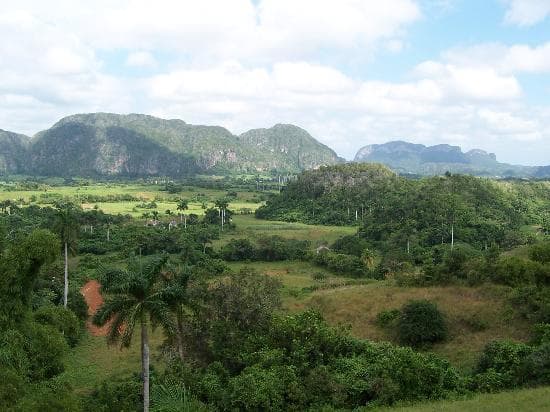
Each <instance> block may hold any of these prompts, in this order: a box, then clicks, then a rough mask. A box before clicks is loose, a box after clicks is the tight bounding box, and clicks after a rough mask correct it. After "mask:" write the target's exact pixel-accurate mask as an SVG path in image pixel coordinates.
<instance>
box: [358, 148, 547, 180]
mask: <svg viewBox="0 0 550 412" xmlns="http://www.w3.org/2000/svg"><path fill="white" fill-rule="evenodd" d="M355 161H356V162H363V163H383V164H385V165H386V166H388V167H390V168H392V169H393V170H395V171H396V172H398V173H402V174H415V175H422V176H430V175H441V174H444V173H445V172H452V173H463V174H471V175H475V176H488V177H541V178H542V177H549V176H550V167H549V166H541V167H539V166H519V165H510V164H507V163H500V162H499V161H497V159H496V156H495V154H494V153H487V152H485V151H484V150H480V149H473V150H470V151H468V152H465V153H464V152H462V150H461V148H460V147H458V146H450V145H447V144H438V145H435V146H425V145H423V144H414V143H408V142H404V141H400V140H398V141H392V142H388V143H384V144H372V145H368V146H364V147H362V148H361V149H359V151H358V152H357V154H356V155H355Z"/></svg>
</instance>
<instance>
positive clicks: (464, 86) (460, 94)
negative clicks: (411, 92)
mask: <svg viewBox="0 0 550 412" xmlns="http://www.w3.org/2000/svg"><path fill="white" fill-rule="evenodd" d="M415 72H416V74H417V75H418V76H421V77H427V78H431V79H433V80H434V81H435V82H436V83H437V84H438V85H439V87H440V88H441V90H443V91H444V92H445V94H446V96H447V97H449V98H457V99H474V100H508V99H514V98H517V97H519V96H520V95H521V87H520V85H519V83H518V81H517V80H516V78H515V77H513V76H508V75H501V74H499V73H498V72H497V71H496V70H495V69H493V68H490V67H468V66H457V65H454V64H444V63H440V62H436V61H427V62H423V63H421V64H419V65H418V66H417V67H416V69H415Z"/></svg>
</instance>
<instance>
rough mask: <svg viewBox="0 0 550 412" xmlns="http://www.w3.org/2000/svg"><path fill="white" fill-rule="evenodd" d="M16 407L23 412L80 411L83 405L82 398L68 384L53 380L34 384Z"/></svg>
mask: <svg viewBox="0 0 550 412" xmlns="http://www.w3.org/2000/svg"><path fill="white" fill-rule="evenodd" d="M14 409H15V411H21V412H44V411H71V412H73V411H74V412H78V411H81V410H82V406H81V404H80V399H79V398H78V396H77V395H76V394H75V393H73V392H72V390H71V388H70V387H69V386H68V385H66V384H63V383H59V382H57V381H55V380H53V381H47V382H45V383H43V384H40V385H33V387H32V388H31V390H29V391H27V395H26V396H25V397H24V398H23V399H21V400H20V402H19V403H18V404H17V405H16V407H15V408H14Z"/></svg>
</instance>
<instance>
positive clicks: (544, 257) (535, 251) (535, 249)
mask: <svg viewBox="0 0 550 412" xmlns="http://www.w3.org/2000/svg"><path fill="white" fill-rule="evenodd" d="M529 258H530V259H531V260H534V261H535V262H539V263H550V242H541V243H537V244H536V245H533V246H531V247H530V248H529Z"/></svg>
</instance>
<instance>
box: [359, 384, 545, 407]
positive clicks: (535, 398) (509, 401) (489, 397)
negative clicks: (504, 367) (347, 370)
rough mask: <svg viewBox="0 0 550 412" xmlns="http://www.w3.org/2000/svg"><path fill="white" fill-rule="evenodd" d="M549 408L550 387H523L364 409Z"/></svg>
mask: <svg viewBox="0 0 550 412" xmlns="http://www.w3.org/2000/svg"><path fill="white" fill-rule="evenodd" d="M548 410H550V387H544V388H536V389H522V390H517V391H511V392H502V393H494V394H478V395H475V396H473V397H472V398H471V399H467V400H457V401H439V402H429V403H423V404H419V405H413V406H397V407H389V408H374V409H371V408H364V409H362V411H363V412H367V411H377V412H463V411H475V412H494V411H498V412H518V411H522V412H542V411H548Z"/></svg>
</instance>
